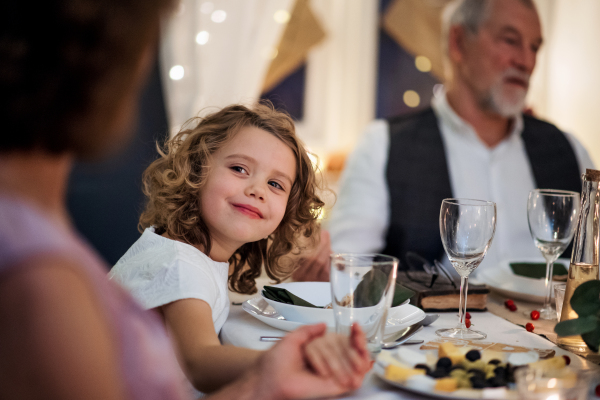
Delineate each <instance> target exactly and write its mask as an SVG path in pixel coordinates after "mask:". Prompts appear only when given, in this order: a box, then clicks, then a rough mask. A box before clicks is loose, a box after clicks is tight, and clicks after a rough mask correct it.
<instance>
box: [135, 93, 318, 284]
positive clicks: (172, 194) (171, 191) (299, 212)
mask: <svg viewBox="0 0 600 400" xmlns="http://www.w3.org/2000/svg"><path fill="white" fill-rule="evenodd" d="M243 127H256V128H259V129H262V130H264V131H267V132H269V133H271V134H272V135H274V136H275V137H277V138H278V139H280V140H281V141H282V142H283V143H285V144H286V145H287V146H288V147H289V148H290V149H291V150H292V152H293V153H294V155H295V157H296V171H297V173H296V179H295V181H294V184H293V185H292V189H291V191H290V196H289V199H288V202H287V206H286V210H285V214H284V216H283V219H282V220H281V223H280V224H279V226H278V227H277V229H276V230H275V232H273V233H272V234H271V235H270V236H269V237H268V238H265V239H262V240H259V241H256V242H251V243H246V244H244V245H243V246H242V247H240V248H239V249H237V251H236V252H235V253H234V254H233V255H232V257H231V258H230V259H229V263H230V264H232V265H233V267H234V268H233V273H232V274H231V275H230V276H229V287H230V288H231V290H233V291H236V292H238V293H244V294H251V293H255V292H256V282H255V280H256V278H257V277H259V276H260V274H261V269H262V265H264V267H265V270H266V272H267V275H268V276H269V278H271V279H273V280H275V281H277V282H281V281H282V280H283V279H285V278H287V277H288V276H289V275H290V274H291V273H292V269H293V267H292V261H291V258H287V257H285V256H286V255H290V254H299V253H300V251H302V250H304V248H305V247H311V246H314V245H315V244H316V241H317V240H318V237H319V235H318V232H319V224H318V222H317V218H318V216H319V214H320V212H321V209H322V208H323V206H324V203H323V201H321V199H320V198H319V196H318V195H317V191H318V189H319V188H320V181H319V180H318V179H317V173H316V171H315V169H314V168H313V165H312V163H311V160H310V158H309V157H308V153H307V151H306V149H305V148H304V145H303V144H302V142H301V141H300V140H299V139H298V138H297V137H296V133H295V128H294V123H293V121H292V119H291V118H290V117H289V115H287V114H286V113H284V112H281V111H277V110H275V109H274V108H273V106H272V104H270V103H268V102H263V103H259V104H256V105H255V106H253V107H252V108H248V107H246V106H243V105H231V106H228V107H225V108H223V109H222V110H220V111H218V112H215V113H213V114H210V115H207V116H206V117H203V118H200V117H195V118H192V119H190V120H188V121H187V122H186V123H185V124H184V126H183V127H182V129H181V130H180V131H179V133H178V134H177V135H175V136H174V137H173V138H171V139H169V140H167V141H166V143H165V144H164V145H163V146H162V147H160V146H158V152H159V153H160V158H159V159H157V160H156V161H154V162H153V163H152V164H150V166H149V167H148V168H147V169H146V171H144V175H143V178H142V179H143V190H144V194H145V195H146V196H147V197H148V204H147V205H146V209H145V211H144V212H143V213H142V215H141V217H140V223H139V229H140V231H143V230H144V229H145V228H148V227H150V226H154V228H155V232H156V233H157V234H159V235H160V234H165V233H166V235H167V236H168V237H170V238H171V239H175V240H179V241H182V242H185V243H188V244H191V245H193V246H199V247H200V248H201V249H202V250H203V251H204V252H205V253H206V254H210V249H211V239H210V232H209V231H208V227H207V225H206V223H205V222H204V220H203V218H202V210H201V209H200V202H199V200H198V199H199V191H201V190H202V188H203V186H204V185H205V184H206V181H207V178H208V175H209V173H210V165H211V162H210V161H211V156H212V155H213V154H214V153H215V152H216V151H218V150H219V149H220V148H222V147H223V146H224V145H225V144H227V143H228V142H229V141H230V140H231V139H232V138H233V137H234V136H235V135H236V134H237V133H238V132H239V131H240V129H241V128H243ZM306 239H308V240H306Z"/></svg>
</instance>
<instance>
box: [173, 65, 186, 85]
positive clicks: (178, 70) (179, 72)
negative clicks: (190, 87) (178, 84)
mask: <svg viewBox="0 0 600 400" xmlns="http://www.w3.org/2000/svg"><path fill="white" fill-rule="evenodd" d="M183 75H184V70H183V67H182V66H181V65H174V66H173V67H171V69H170V70H169V77H170V78H171V79H173V80H174V81H178V80H180V79H181V78H183Z"/></svg>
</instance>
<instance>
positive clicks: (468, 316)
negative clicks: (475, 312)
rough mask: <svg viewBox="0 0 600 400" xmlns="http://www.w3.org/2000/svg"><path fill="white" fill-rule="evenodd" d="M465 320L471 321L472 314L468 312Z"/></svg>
mask: <svg viewBox="0 0 600 400" xmlns="http://www.w3.org/2000/svg"><path fill="white" fill-rule="evenodd" d="M465 318H466V319H471V314H469V312H468V311H467V313H466V314H465Z"/></svg>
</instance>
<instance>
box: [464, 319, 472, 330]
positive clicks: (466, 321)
mask: <svg viewBox="0 0 600 400" xmlns="http://www.w3.org/2000/svg"><path fill="white" fill-rule="evenodd" d="M465 325H466V326H467V329H468V328H470V327H471V320H470V319H468V318H467V319H466V320H465Z"/></svg>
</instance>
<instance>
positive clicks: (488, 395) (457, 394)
mask: <svg viewBox="0 0 600 400" xmlns="http://www.w3.org/2000/svg"><path fill="white" fill-rule="evenodd" d="M373 372H374V373H375V375H377V377H378V378H379V379H381V380H383V381H384V382H387V383H388V384H390V385H392V386H395V387H397V388H400V389H402V390H405V391H407V392H411V393H416V394H420V395H423V396H427V397H432V398H436V399H518V398H519V394H518V393H517V391H516V390H498V389H496V388H494V389H459V390H455V391H454V392H440V391H437V390H432V391H428V390H427V391H426V390H419V389H415V388H409V387H406V386H404V385H403V384H402V383H400V382H395V381H390V380H388V379H386V378H385V376H384V368H383V367H382V366H381V364H379V363H375V365H373Z"/></svg>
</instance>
